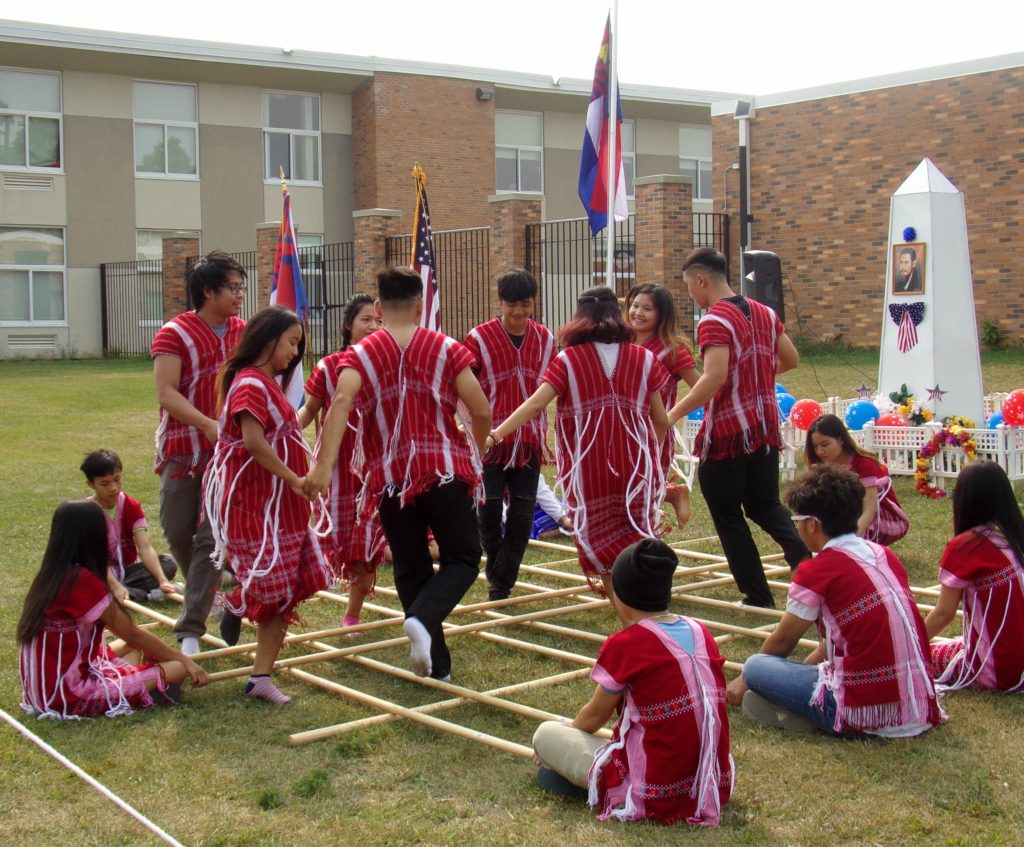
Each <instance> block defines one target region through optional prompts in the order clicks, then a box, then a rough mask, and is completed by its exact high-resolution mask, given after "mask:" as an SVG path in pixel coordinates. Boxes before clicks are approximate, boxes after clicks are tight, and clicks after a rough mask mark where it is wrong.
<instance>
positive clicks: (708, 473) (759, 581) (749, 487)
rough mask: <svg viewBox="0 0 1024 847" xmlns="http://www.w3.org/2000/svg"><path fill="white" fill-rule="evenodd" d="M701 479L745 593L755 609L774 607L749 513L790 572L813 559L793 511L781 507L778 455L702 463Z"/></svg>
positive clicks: (765, 452)
mask: <svg viewBox="0 0 1024 847" xmlns="http://www.w3.org/2000/svg"><path fill="white" fill-rule="evenodd" d="M697 478H698V479H699V480H700V491H701V494H703V495H704V500H705V501H706V502H707V504H708V509H709V510H710V512H711V520H712V521H713V522H714V524H715V532H717V533H718V538H719V540H720V541H721V542H722V549H723V550H724V551H725V557H726V559H728V560H729V570H730V571H732V575H733V577H734V578H735V579H736V585H737V586H738V587H739V590H740V592H741V593H742V594H743V595H745V597H746V599H747V602H748V603H750V604H751V605H754V606H771V605H774V601H773V600H772V593H771V591H770V589H769V588H768V579H767V577H766V576H765V575H764V568H763V567H762V565H761V556H760V554H759V553H758V551H757V545H755V544H754V539H753V537H752V536H751V534H750V528H749V527H748V526H747V522H746V520H745V519H744V517H743V514H744V512H746V516H747V517H748V518H750V520H752V521H753V522H754V523H756V524H757V525H758V526H759V527H761V529H763V530H764V531H765V532H767V533H768V534H769V535H770V536H771V537H772V538H774V539H775V540H776V541H777V542H778V543H779V546H780V547H782V552H783V555H785V557H786V561H787V562H788V563H789V566H790V567H791V568H795V567H796V566H797V565H798V564H800V562H802V561H803V560H804V559H806V558H807V557H808V556H810V553H809V552H808V550H807V548H806V547H805V546H804V543H803V542H802V541H801V540H800V536H799V535H797V532H796V528H795V527H794V526H793V521H792V520H790V513H789V511H788V510H787V509H786V507H785V506H783V505H782V503H781V502H780V501H779V451H778V450H777V449H775V448H770V449H765V450H759V451H758V452H756V453H749V454H747V455H744V456H736V457H734V458H731V459H720V460H717V461H703V462H701V463H700V467H699V468H698V469H697ZM741 507H742V509H741Z"/></svg>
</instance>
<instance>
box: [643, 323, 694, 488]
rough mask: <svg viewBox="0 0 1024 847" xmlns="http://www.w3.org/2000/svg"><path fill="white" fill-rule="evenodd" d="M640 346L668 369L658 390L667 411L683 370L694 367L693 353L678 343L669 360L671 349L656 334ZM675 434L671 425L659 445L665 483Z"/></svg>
mask: <svg viewBox="0 0 1024 847" xmlns="http://www.w3.org/2000/svg"><path fill="white" fill-rule="evenodd" d="M640 346H641V347H643V348H644V349H645V350H650V351H651V352H652V353H653V354H654V355H655V357H656V358H657V359H658V361H659V362H661V364H662V365H663V366H664V368H665V370H667V371H668V375H669V377H670V379H669V381H668V382H666V383H665V385H664V387H663V388H662V389H661V392H660V393H661V402H662V403H663V404H664V405H665V411H668V410H669V409H671V408H672V407H673V406H674V405H675V404H676V400H677V399H678V396H679V383H680V382H681V381H682V378H683V371H686V370H689V369H690V368H696V367H697V361H696V360H695V359H694V358H693V354H692V353H691V352H690V351H689V350H687V349H686V347H685V346H683V345H682V344H680V345H679V346H678V347H677V348H676V355H675V361H672V362H670V361H669V353H670V352H671V351H670V350H669V349H668V347H666V346H665V345H664V344H663V343H662V341H661V339H660V338H658V336H657V335H652V336H651V337H650V338H648V339H647V340H646V341H645V342H644V343H643V344H641V345H640ZM676 436H677V431H676V428H675V427H672V428H671V429H669V431H668V432H667V433H666V434H665V442H664V443H663V444H662V445H661V470H662V473H663V474H664V476H665V482H666V483H667V482H668V476H669V469H670V468H671V467H672V462H674V461H675V455H676Z"/></svg>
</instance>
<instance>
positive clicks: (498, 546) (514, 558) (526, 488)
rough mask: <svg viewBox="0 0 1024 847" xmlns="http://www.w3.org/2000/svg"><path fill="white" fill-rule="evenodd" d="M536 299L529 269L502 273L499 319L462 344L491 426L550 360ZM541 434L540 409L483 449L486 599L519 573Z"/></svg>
mask: <svg viewBox="0 0 1024 847" xmlns="http://www.w3.org/2000/svg"><path fill="white" fill-rule="evenodd" d="M536 297H537V281H536V280H535V279H534V278H533V275H532V274H531V273H530V272H529V271H524V270H512V271H508V272H507V273H504V274H502V275H501V276H500V277H498V306H499V307H500V309H501V317H498V318H494V319H493V320H490V321H487V323H484V324H481V325H480V326H478V327H475V328H474V329H472V330H470V332H469V335H468V336H466V347H468V348H469V350H470V352H472V354H473V356H474V357H475V358H476V363H475V365H474V368H473V370H474V371H475V373H476V376H477V379H478V380H479V381H480V387H481V388H482V389H483V390H484V394H486V395H487V400H488V402H489V403H490V404H491V415H492V423H493V424H495V425H497V424H500V423H501V422H502V421H503V420H505V418H507V417H508V416H509V415H510V414H511V413H512V412H514V411H515V410H516V408H517V407H518V406H519V404H520V403H522V402H523V401H524V400H526V398H528V397H529V396H530V395H531V394H533V392H534V391H536V390H537V386H538V385H539V384H540V378H541V375H542V374H543V373H544V371H545V370H547V367H548V364H549V363H550V362H551V356H552V353H553V350H554V339H553V338H552V336H551V332H550V331H549V330H548V329H547V328H546V327H544V326H541V324H539V323H537V322H536V321H534V320H531V317H530V316H531V315H532V314H533V307H534V302H535V300H536ZM547 433H548V422H547V414H546V413H543V412H542V413H541V414H540V415H538V416H537V417H536V418H535V419H534V420H532V421H531V422H530V424H529V425H528V426H524V427H521V428H520V429H518V430H516V433H515V437H514V438H510V439H508V440H506V441H504V442H503V443H501V444H492V445H491V446H490V447H489V448H488V450H487V452H486V453H484V456H483V479H484V503H483V505H482V506H481V507H480V510H479V514H480V540H481V542H482V543H483V547H484V551H485V552H486V553H487V568H486V573H487V583H488V585H489V590H488V599H490V600H504V599H505V598H506V597H508V596H509V594H510V593H511V592H512V587H513V586H514V585H515V584H516V580H517V579H518V578H519V566H520V565H521V564H522V561H523V554H524V553H525V552H526V545H527V543H528V542H529V540H530V530H531V529H532V528H533V511H534V506H535V505H536V502H537V480H538V478H539V477H540V466H541V463H542V462H543V461H544V460H545V459H549V455H548V448H547ZM506 497H507V498H508V509H507V512H506V510H505V498H506ZM503 514H504V527H503V525H502V517H503Z"/></svg>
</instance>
